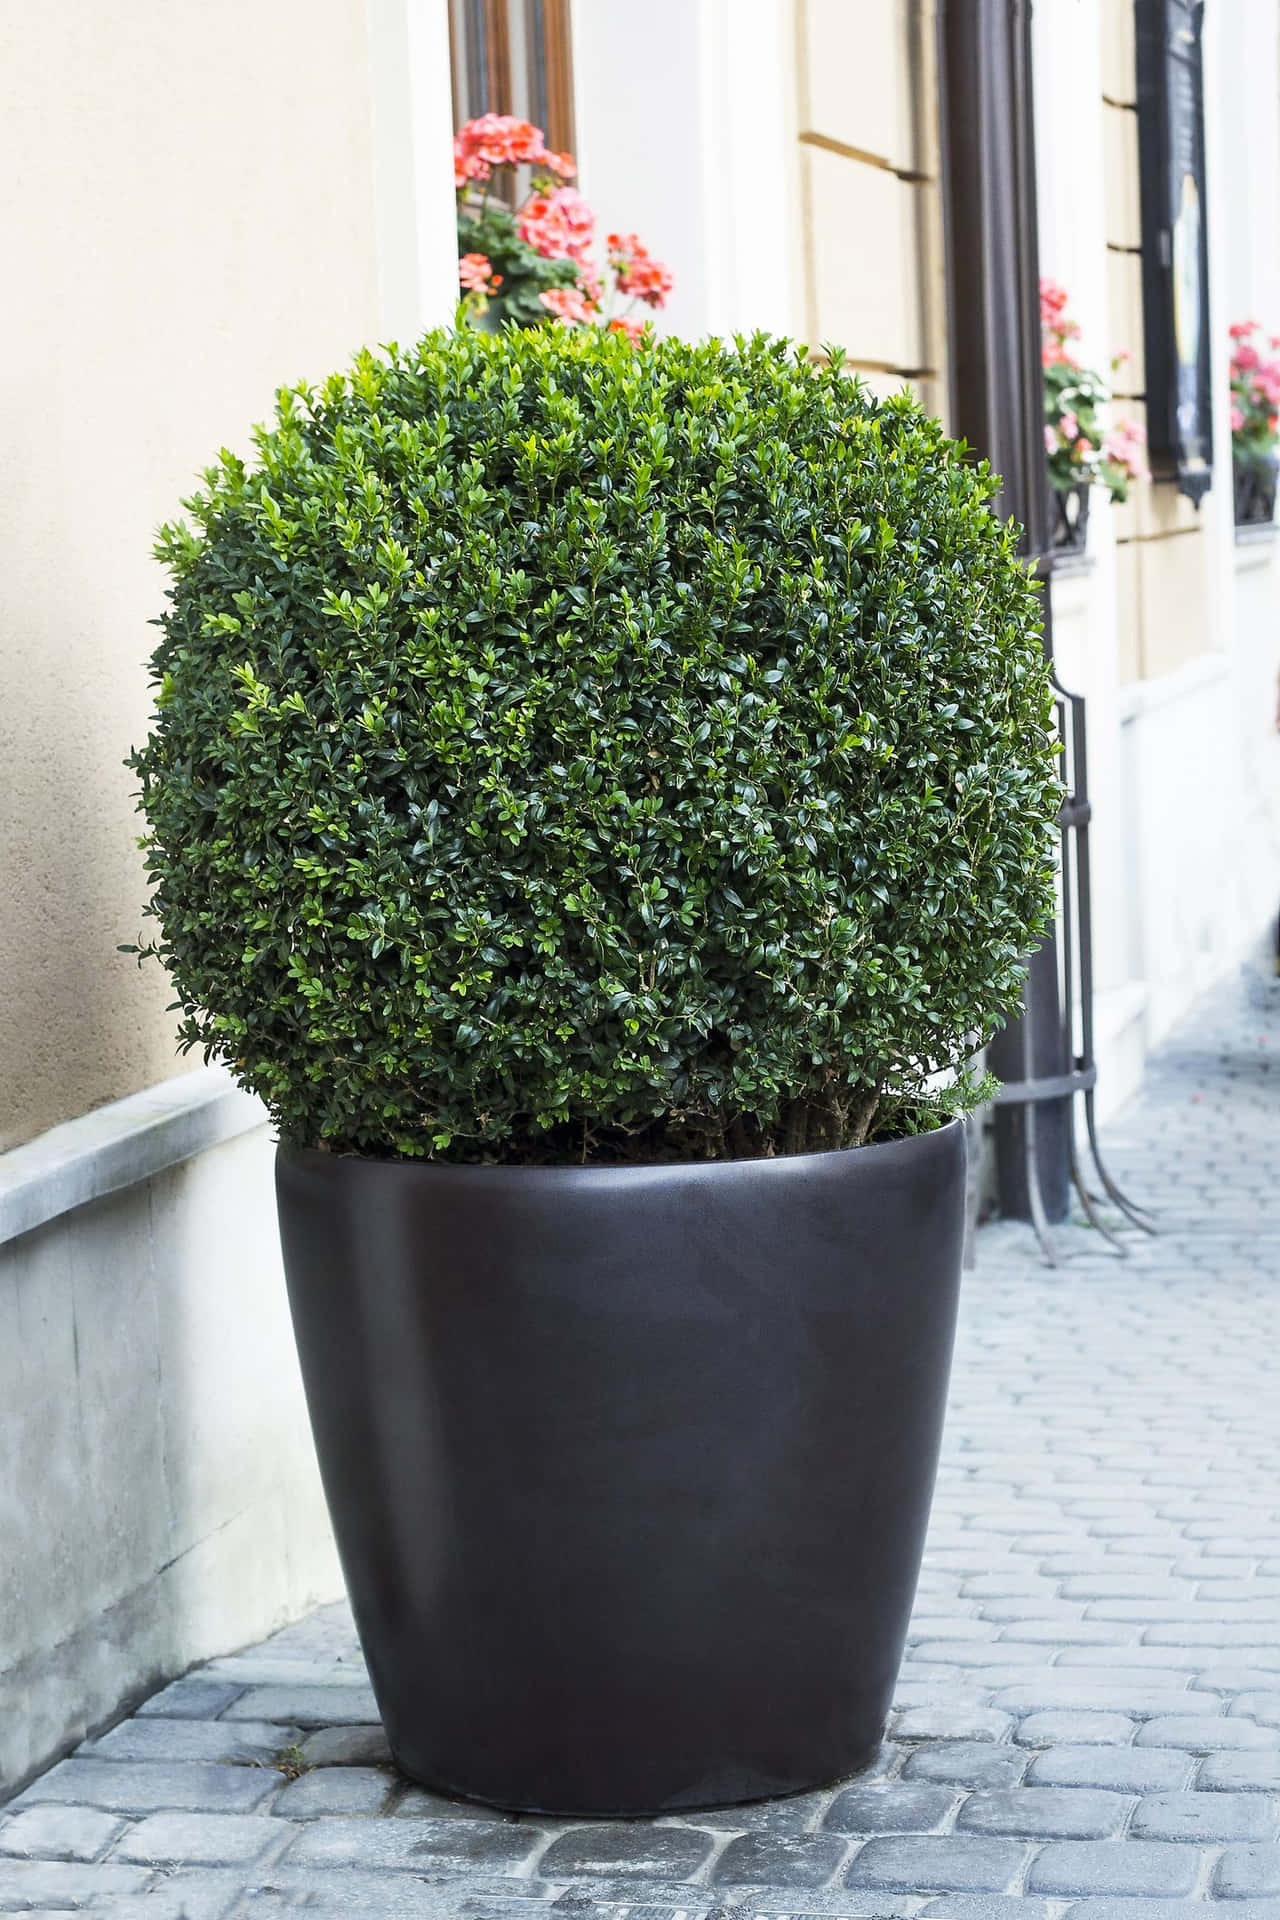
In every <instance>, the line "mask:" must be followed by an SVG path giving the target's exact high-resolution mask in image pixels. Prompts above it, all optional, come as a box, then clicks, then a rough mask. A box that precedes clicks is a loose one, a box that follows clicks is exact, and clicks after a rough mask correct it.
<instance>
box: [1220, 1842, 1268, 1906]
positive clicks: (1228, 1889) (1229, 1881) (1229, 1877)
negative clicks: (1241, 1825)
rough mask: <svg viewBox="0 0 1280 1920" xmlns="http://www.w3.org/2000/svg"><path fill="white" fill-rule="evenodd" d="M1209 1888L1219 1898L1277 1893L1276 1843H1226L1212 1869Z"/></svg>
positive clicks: (1236, 1898)
mask: <svg viewBox="0 0 1280 1920" xmlns="http://www.w3.org/2000/svg"><path fill="white" fill-rule="evenodd" d="M1213 1891H1214V1893H1215V1895H1216V1896H1217V1897H1218V1898H1219V1899H1220V1900H1249V1899H1258V1898H1261V1897H1262V1896H1263V1895H1280V1846H1274V1845H1272V1846H1266V1845H1263V1846H1253V1847H1228V1848H1227V1849H1226V1851H1225V1853H1224V1854H1223V1856H1222V1858H1221V1860H1219V1862H1218V1864H1217V1867H1216V1868H1215V1870H1214V1875H1213ZM1233 1911H1234V1909H1233Z"/></svg>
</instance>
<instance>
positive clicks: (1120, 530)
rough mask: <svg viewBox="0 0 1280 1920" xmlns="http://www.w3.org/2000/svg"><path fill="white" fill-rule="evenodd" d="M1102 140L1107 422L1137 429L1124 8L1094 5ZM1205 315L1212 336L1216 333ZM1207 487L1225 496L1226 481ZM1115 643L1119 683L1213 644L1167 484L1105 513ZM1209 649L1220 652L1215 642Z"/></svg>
mask: <svg viewBox="0 0 1280 1920" xmlns="http://www.w3.org/2000/svg"><path fill="white" fill-rule="evenodd" d="M1100 25H1101V31H1102V135H1103V161H1104V178H1105V182H1106V243H1107V291H1108V304H1109V309H1110V313H1109V318H1110V332H1111V341H1110V345H1111V351H1112V352H1116V351H1119V350H1120V349H1121V348H1127V349H1128V350H1129V353H1130V356H1131V357H1130V359H1129V360H1128V361H1127V362H1126V364H1125V366H1124V367H1123V368H1122V369H1121V370H1120V372H1119V373H1118V374H1117V376H1116V381H1115V391H1116V404H1115V411H1116V414H1117V416H1128V417H1130V418H1133V419H1136V420H1139V421H1141V423H1142V424H1143V426H1144V427H1145V425H1146V411H1147V410H1146V404H1145V400H1144V391H1145V384H1146V375H1145V369H1144V366H1143V352H1142V215H1141V204H1140V196H1139V174H1138V111H1137V68H1136V54H1135V47H1134V32H1133V6H1132V0H1102V5H1101V8H1100ZM1218 319H1219V317H1218V316H1217V315H1216V314H1215V315H1214V323H1215V325H1217V326H1218V332H1219V335H1221V332H1222V328H1221V326H1220V325H1218ZM1216 484H1217V485H1218V486H1219V487H1222V488H1223V489H1224V490H1227V489H1229V477H1227V476H1223V475H1218V476H1217V477H1216ZM1115 516H1116V519H1115V529H1116V595H1117V612H1118V624H1117V643H1118V658H1119V667H1120V678H1121V680H1122V681H1134V680H1144V679H1151V678H1154V677H1157V676H1159V675H1160V674H1165V673H1171V672H1173V671H1174V669H1176V668H1178V667H1181V666H1183V665H1185V664H1186V662H1187V661H1189V660H1192V659H1194V658H1195V656H1196V655H1197V654H1200V653H1203V652H1204V651H1205V650H1206V649H1207V648H1209V647H1211V646H1213V645H1214V644H1215V640H1214V637H1213V621H1212V616H1211V611H1210V587H1211V579H1212V574H1213V566H1214V556H1213V554H1212V552H1211V551H1210V545H1209V542H1208V541H1207V540H1206V539H1205V538H1204V528H1205V514H1204V513H1203V512H1200V513H1198V512H1197V511H1196V508H1195V507H1194V506H1193V505H1192V503H1191V502H1190V501H1189V500H1188V499H1187V498H1186V497H1185V495H1183V494H1180V493H1179V492H1178V491H1177V489H1176V488H1175V487H1174V486H1173V485H1172V484H1171V483H1169V482H1163V483H1161V484H1154V483H1152V482H1149V481H1148V482H1143V483H1140V484H1139V485H1138V486H1136V487H1134V488H1133V489H1132V491H1131V493H1130V497H1129V499H1128V501H1127V502H1126V503H1125V505H1124V506H1121V507H1117V508H1116V509H1115ZM1217 644H1221V639H1220V637H1219V640H1218V642H1217Z"/></svg>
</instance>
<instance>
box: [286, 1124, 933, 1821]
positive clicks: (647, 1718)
mask: <svg viewBox="0 0 1280 1920" xmlns="http://www.w3.org/2000/svg"><path fill="white" fill-rule="evenodd" d="M964 1154H965V1149H964V1130H963V1127H962V1126H961V1125H960V1124H959V1123H958V1122H955V1123H952V1124H951V1125H949V1126H947V1127H944V1128H942V1129H940V1130H938V1131H937V1132H934V1133H930V1134H924V1135H920V1136H917V1137H916V1138H913V1139H907V1140H900V1141H893V1142H889V1143H887V1144H884V1145H880V1146H873V1147H863V1148H858V1149H856V1150H852V1151H847V1152H833V1153H819V1154H806V1155H800V1156H796V1157H795V1158H780V1159H775V1160H765V1161H759V1160H753V1161H731V1162H714V1163H707V1164H699V1165H690V1164H683V1165H678V1166H654V1167H636V1166H631V1167H621V1168H616V1169H614V1168H599V1167H581V1168H565V1167H550V1168H514V1167H448V1166H439V1165H422V1164H415V1163H412V1162H397V1161H378V1160H363V1159H357V1158H347V1157H341V1156H337V1155H332V1154H326V1153H319V1152H314V1151H310V1150H299V1149H291V1148H281V1150H280V1153H279V1158H278V1163H277V1186H278V1194H279V1204H280V1222H281V1232H282V1237H283V1243H284V1254H285V1268H286V1273H287V1276H288V1283H289V1294H290V1301H291V1305H292V1310H293V1318H294V1326H295V1330H296V1334H297V1340H298V1348H299V1353H300V1356H301V1361H302V1370H303V1378H304V1381H305V1384H306V1390H307V1399H308V1403H309V1407H310V1412H311V1421H312V1427H313V1430H314V1433H315V1438H316V1444H317V1449H318V1452H319V1457H320V1466H321V1472H322V1475H323V1478H324V1484H325V1491H326V1494H327V1496H328V1501H329V1508H330V1512H331V1514H332V1517H333V1523H334V1529H335V1533H336V1535H337V1540H338V1546H339V1551H340V1553H341V1556H342V1561H343V1566H344V1570H345V1573H346V1578H347V1583H348V1587H349V1590H350V1594H351V1601H352V1606H353V1609H354V1612H355V1617H356V1623H357V1626H358V1628H359V1631H360V1636H361V1640H362V1643H363V1646H364V1651H365V1655H366V1658H367V1660H368V1664H369V1670H370V1674H371V1677H372V1681H373V1685H374V1690H375V1693H376V1695H377V1699H378V1704H379V1708H380V1710H381V1712H382V1715H383V1719H384V1721H385V1724H386V1729H387V1734H388V1737H389V1740H390V1743H391V1748H392V1751H393V1753H394V1755H395V1758H396V1761H397V1763H398V1765H399V1766H400V1767H401V1768H402V1769H403V1770H404V1772H406V1773H408V1774H410V1775H411V1776H413V1777H414V1778H415V1779H418V1780H421V1781H424V1782H425V1783H427V1784H428V1785H430V1786H434V1787H436V1788H439V1789H442V1790H444V1791H447V1792H452V1793H458V1794H463V1795H467V1796H470V1797H473V1798H475V1799H479V1800H484V1801H487V1802H490V1803H492V1804H494V1805H497V1806H502V1807H515V1808H528V1809H536V1810H540V1811H550V1812H555V1813H590V1814H605V1813H642V1812H661V1811H664V1810H675V1809H678V1808H691V1807H702V1806H712V1805H722V1804H726V1803H729V1802H733V1801H739V1800H749V1799H755V1798H761V1797H765V1796H772V1795H776V1794H785V1793H792V1792H795V1791H797V1790H799V1789H801V1788H804V1787H809V1786H814V1785H817V1784H819V1783H822V1782H826V1781H829V1780H832V1779H835V1778H838V1777H841V1776H843V1775H847V1774H849V1773H852V1772H854V1771H856V1770H857V1769H858V1768H860V1767H862V1766H864V1765H866V1764H867V1763H868V1762H869V1761H870V1760H871V1759H872V1757H873V1756H874V1753H875V1751H876V1748H877V1746H878V1744H879V1741H880V1737H881V1733H882V1731H883V1727H884V1722H885V1717H886V1715H887V1712H888V1709H889V1705H890V1700H891V1697H892V1692H893V1687H894V1683H895V1679H896V1676H897V1669H898V1664H899V1661H900V1658H901V1653H902V1647H903V1642H904V1639H905V1635H906V1628H907V1621H908V1616H909V1614H910V1609H911V1603H912V1597H913V1594H914V1589H915V1583H916V1578H917V1574H918V1570H919V1564H920V1555H921V1551H922V1548H923V1542H924V1533H925V1525H926V1522H927V1519H928V1513H929V1504H930V1498H931V1494H932V1488H933V1480H934V1474H935V1470H936V1465H937V1457H938V1444H939V1438H940V1434H941V1428H942V1415H943V1406H944V1401H945V1397H946V1389H947V1376H948V1370H949V1365H950V1359H951V1349H952V1341H953V1335H954V1326H955V1313H956V1303H957V1295H958V1290H959V1279H960V1264H961V1251H962V1242H963V1233H964Z"/></svg>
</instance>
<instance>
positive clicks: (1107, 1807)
mask: <svg viewBox="0 0 1280 1920" xmlns="http://www.w3.org/2000/svg"><path fill="white" fill-rule="evenodd" d="M1132 1807H1133V1801H1132V1800H1131V1799H1129V1798H1128V1797H1126V1795H1124V1794H1121V1793H1101V1792H1096V1791H1090V1790H1089V1789H1088V1788H1083V1787H1082V1788H1074V1787H1034V1786H1032V1787H1013V1788H1011V1789H1009V1790H1007V1791H1005V1792H998V1793H990V1792H981V1793H974V1794H970V1796H969V1798H968V1799H967V1800H966V1801H965V1803H964V1805H963V1807H962V1808H961V1809H960V1814H959V1818H958V1819H957V1821H956V1831H957V1832H958V1833H996V1834H1009V1835H1016V1836H1018V1837H1020V1838H1023V1839H1028V1840H1056V1839H1062V1840H1102V1839H1106V1838H1108V1837H1109V1836H1110V1835H1112V1834H1117V1833H1119V1832H1120V1830H1121V1829H1122V1827H1123V1826H1124V1824H1125V1821H1126V1820H1127V1819H1128V1817H1129V1813H1130V1811H1131V1809H1132Z"/></svg>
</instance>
